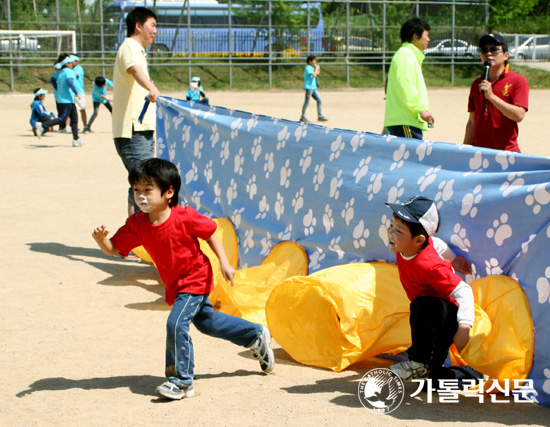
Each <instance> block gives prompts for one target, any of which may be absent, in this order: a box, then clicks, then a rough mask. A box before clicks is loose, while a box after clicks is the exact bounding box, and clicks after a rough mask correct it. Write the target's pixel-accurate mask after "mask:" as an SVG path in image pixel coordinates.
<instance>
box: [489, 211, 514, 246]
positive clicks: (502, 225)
mask: <svg viewBox="0 0 550 427" xmlns="http://www.w3.org/2000/svg"><path fill="white" fill-rule="evenodd" d="M507 222H508V214H506V213H503V214H502V215H501V216H500V219H495V220H494V221H493V228H489V229H488V230H487V237H488V238H489V239H493V238H494V239H495V243H496V244H497V246H502V244H503V243H504V241H505V240H506V239H508V238H510V237H512V227H510V226H509V225H508V224H506V223H507Z"/></svg>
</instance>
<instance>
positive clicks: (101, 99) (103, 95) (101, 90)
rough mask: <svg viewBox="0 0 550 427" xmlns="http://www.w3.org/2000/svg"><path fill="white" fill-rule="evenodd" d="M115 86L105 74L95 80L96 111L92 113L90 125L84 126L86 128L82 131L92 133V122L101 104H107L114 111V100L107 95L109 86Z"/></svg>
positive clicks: (94, 101)
mask: <svg viewBox="0 0 550 427" xmlns="http://www.w3.org/2000/svg"><path fill="white" fill-rule="evenodd" d="M108 87H113V82H112V81H111V80H109V79H106V78H105V77H103V76H98V77H96V78H95V80H94V87H93V89H92V101H93V103H94V113H93V114H92V117H90V120H89V121H88V125H87V126H84V129H83V130H82V133H91V132H93V131H92V123H93V122H94V120H95V119H96V117H97V113H98V112H99V106H100V105H101V104H103V105H105V108H107V110H109V112H110V113H111V114H112V113H113V106H112V105H111V102H113V100H112V99H110V98H108V97H107V88H108Z"/></svg>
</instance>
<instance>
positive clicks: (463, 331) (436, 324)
mask: <svg viewBox="0 0 550 427" xmlns="http://www.w3.org/2000/svg"><path fill="white" fill-rule="evenodd" d="M386 205H387V206H389V207H390V208H392V210H393V212H394V214H393V217H392V220H391V224H390V227H389V228H388V240H389V247H390V250H391V251H392V252H395V254H396V256H397V267H398V269H399V278H400V279H401V283H402V285H403V288H404V289H405V292H406V294H407V296H408V297H409V299H410V301H411V306H410V311H411V316H410V325H411V336H412V345H411V347H410V348H409V350H408V356H409V360H406V361H403V362H401V363H398V364H397V365H393V366H390V368H389V369H390V370H392V371H393V372H394V373H395V374H397V375H398V376H399V377H401V379H403V380H404V381H410V380H413V379H421V378H427V377H428V376H429V377H430V378H433V379H466V378H468V379H470V378H478V377H479V373H477V372H475V371H474V370H472V369H471V368H469V367H450V368H446V367H443V363H444V362H445V359H446V358H447V354H448V351H449V347H450V345H451V344H452V343H453V342H454V343H455V345H456V347H457V349H458V351H462V349H463V348H464V347H465V346H466V344H467V343H468V340H469V338H470V335H469V334H470V328H471V327H472V326H473V324H474V296H473V293H472V289H471V288H470V286H469V285H468V284H467V283H465V282H464V281H463V280H462V279H461V277H460V276H458V275H457V274H456V273H455V272H454V270H453V268H452V265H451V262H450V261H448V260H445V259H443V258H442V257H441V256H440V255H439V253H438V251H437V250H436V248H435V247H434V239H432V236H433V234H434V233H435V232H436V231H437V229H438V228H439V222H440V218H439V212H438V210H437V207H436V206H435V203H434V202H433V201H431V200H429V199H426V198H425V197H421V196H417V197H413V198H412V199H409V200H407V201H406V202H405V203H403V204H398V203H386ZM438 240H439V239H438ZM442 243H443V242H442ZM443 244H444V243H443ZM445 246H446V245H445Z"/></svg>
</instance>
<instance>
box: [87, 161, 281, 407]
mask: <svg viewBox="0 0 550 427" xmlns="http://www.w3.org/2000/svg"><path fill="white" fill-rule="evenodd" d="M128 181H129V182H130V186H131V187H132V188H133V190H134V199H135V202H136V204H137V205H138V206H139V208H140V210H139V211H138V212H136V213H135V214H133V215H131V216H130V217H128V219H127V220H126V224H125V225H124V226H122V227H121V228H120V229H119V230H118V231H117V232H116V233H115V235H114V236H113V237H112V238H111V239H109V238H108V237H107V236H108V234H109V230H108V229H107V228H106V227H105V226H104V225H102V226H100V227H97V228H96V229H95V230H94V231H93V233H92V236H93V238H94V239H95V241H96V242H97V244H98V245H99V247H100V248H101V250H102V251H103V252H104V253H105V254H107V255H115V254H117V253H120V254H121V255H123V256H127V255H128V253H129V252H130V251H131V250H132V249H133V248H135V247H137V246H141V245H142V246H143V247H144V248H145V249H146V250H147V252H148V253H149V255H150V256H151V258H152V259H153V261H154V262H155V265H156V267H157V269H158V272H159V274H160V276H161V278H162V281H163V282H164V286H165V292H166V293H165V298H166V302H167V303H168V304H169V305H172V310H171V312H170V314H169V316H168V321H167V327H166V329H167V338H166V378H167V381H166V382H165V383H163V384H162V385H160V386H159V387H157V389H156V394H157V395H159V396H162V397H165V398H168V399H172V400H175V399H182V398H184V397H191V396H193V395H194V394H195V392H194V390H193V379H194V375H193V373H194V358H193V343H192V341H191V337H190V335H189V325H190V324H191V323H193V324H194V325H195V326H196V328H197V329H198V330H199V331H201V332H202V333H204V334H207V335H210V336H213V337H216V338H223V339H226V340H228V341H231V342H232V343H234V344H237V345H240V346H243V347H247V348H250V350H251V351H252V353H253V354H254V357H255V358H256V359H258V360H259V362H260V367H261V369H262V371H263V372H265V373H269V372H271V371H272V370H273V366H274V363H275V358H274V355H273V350H272V349H271V347H270V343H271V335H270V333H269V330H268V329H267V328H266V327H265V326H262V325H259V324H255V323H251V322H249V321H247V320H244V319H241V318H239V317H235V316H229V315H227V314H224V313H219V312H216V311H213V309H212V304H211V303H210V301H209V300H208V294H209V293H210V292H211V291H212V289H213V287H214V283H213V273H212V266H211V264H210V260H209V259H208V257H207V256H206V255H205V254H204V253H203V252H202V251H201V250H200V244H199V241H198V239H199V238H200V239H203V240H205V241H206V242H207V243H208V244H209V245H210V247H211V248H212V250H213V251H214V253H215V254H216V256H217V257H218V258H219V260H220V265H221V271H222V273H223V276H224V277H225V279H226V280H227V281H231V284H232V285H233V277H234V276H235V270H234V269H233V267H232V266H231V265H230V263H229V261H228V259H227V255H226V254H225V250H224V248H223V245H222V243H221V241H220V239H219V238H218V237H217V236H216V235H215V234H214V232H215V231H216V227H217V225H216V223H215V222H214V221H212V220H211V219H210V218H208V217H205V216H203V215H201V214H199V213H198V212H197V211H196V210H195V209H193V208H192V207H190V206H185V207H181V206H179V205H178V194H179V189H180V187H181V178H180V174H179V171H178V169H177V167H176V166H175V165H174V164H173V163H171V162H169V161H167V160H162V159H156V158H152V159H147V160H144V161H142V162H140V163H138V165H137V166H136V167H135V168H133V169H132V171H131V172H130V175H129V177H128Z"/></svg>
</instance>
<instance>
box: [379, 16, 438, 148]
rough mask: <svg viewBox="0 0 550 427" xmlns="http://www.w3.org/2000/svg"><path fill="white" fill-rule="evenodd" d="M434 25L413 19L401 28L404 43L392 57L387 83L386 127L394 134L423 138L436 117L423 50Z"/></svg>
mask: <svg viewBox="0 0 550 427" xmlns="http://www.w3.org/2000/svg"><path fill="white" fill-rule="evenodd" d="M429 31H430V25H429V24H428V23H427V22H425V21H423V20H422V19H420V18H411V19H409V20H408V21H407V22H405V23H404V24H403V26H402V27H401V41H402V42H403V44H402V45H401V47H400V48H399V50H398V51H397V52H396V53H395V55H394V56H393V58H392V61H391V65H390V71H389V73H388V79H387V82H386V114H385V117H384V127H385V128H386V130H387V133H389V134H390V135H395V136H401V137H407V138H416V139H423V134H422V132H423V131H425V130H428V128H429V127H432V126H433V124H434V122H435V120H434V116H433V115H432V113H430V105H429V103H428V91H427V90H426V83H424V76H423V74H422V62H423V61H424V54H423V53H422V52H423V51H424V50H425V49H426V48H427V47H428V43H429V42H430V38H429Z"/></svg>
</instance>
